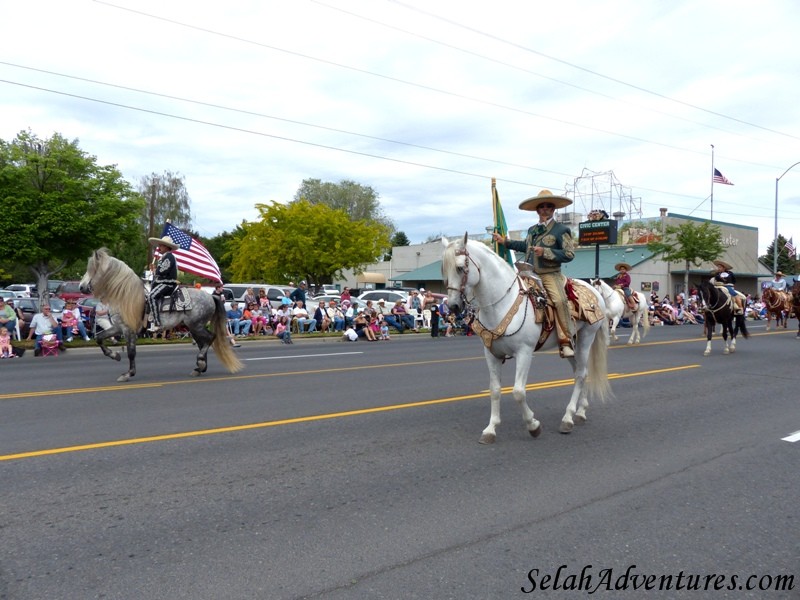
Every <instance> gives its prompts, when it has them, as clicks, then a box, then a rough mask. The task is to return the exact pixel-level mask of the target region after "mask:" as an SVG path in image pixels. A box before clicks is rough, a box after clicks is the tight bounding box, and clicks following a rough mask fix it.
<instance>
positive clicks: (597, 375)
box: [586, 327, 614, 402]
mask: <svg viewBox="0 0 800 600" xmlns="http://www.w3.org/2000/svg"><path fill="white" fill-rule="evenodd" d="M608 338H609V333H608V327H602V328H600V330H599V331H598V332H597V334H596V335H595V336H594V341H593V342H592V347H591V348H590V349H589V364H588V367H589V372H588V376H587V378H586V391H587V394H588V395H589V396H591V397H593V398H597V399H598V400H600V401H601V402H604V401H605V400H606V399H607V398H610V397H613V395H614V393H613V392H612V391H611V384H610V383H609V382H608V341H609V340H608Z"/></svg>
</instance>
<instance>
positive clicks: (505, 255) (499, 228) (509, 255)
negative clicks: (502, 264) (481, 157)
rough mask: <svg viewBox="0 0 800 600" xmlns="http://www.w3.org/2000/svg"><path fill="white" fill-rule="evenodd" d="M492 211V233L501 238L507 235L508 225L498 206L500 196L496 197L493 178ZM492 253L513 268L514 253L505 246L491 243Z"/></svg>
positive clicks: (501, 209)
mask: <svg viewBox="0 0 800 600" xmlns="http://www.w3.org/2000/svg"><path fill="white" fill-rule="evenodd" d="M492 210H493V212H494V232H495V233H499V234H500V235H502V236H503V237H506V236H507V235H508V225H506V217H505V215H504V214H503V207H502V206H501V205H500V196H498V195H497V186H496V185H495V180H494V178H493V179H492ZM492 245H493V247H494V251H495V252H496V253H497V254H498V255H499V256H500V258H502V259H503V260H504V261H506V262H507V263H508V264H509V265H511V266H512V267H513V266H514V251H513V250H509V249H508V248H506V247H505V246H502V245H501V244H498V243H497V242H492Z"/></svg>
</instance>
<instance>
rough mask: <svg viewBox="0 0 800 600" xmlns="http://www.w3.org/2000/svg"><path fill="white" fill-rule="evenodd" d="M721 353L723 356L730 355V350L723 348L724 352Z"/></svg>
mask: <svg viewBox="0 0 800 600" xmlns="http://www.w3.org/2000/svg"><path fill="white" fill-rule="evenodd" d="M722 353H723V354H730V353H731V351H730V348H725V350H723V351H722Z"/></svg>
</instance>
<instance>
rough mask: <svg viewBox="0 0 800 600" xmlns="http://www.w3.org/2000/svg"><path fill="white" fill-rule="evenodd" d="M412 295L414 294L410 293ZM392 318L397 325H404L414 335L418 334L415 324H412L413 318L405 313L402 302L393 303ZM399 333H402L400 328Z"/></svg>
mask: <svg viewBox="0 0 800 600" xmlns="http://www.w3.org/2000/svg"><path fill="white" fill-rule="evenodd" d="M413 293H414V292H412V294H413ZM392 316H394V318H395V320H396V321H397V323H398V325H405V326H406V327H408V328H409V329H411V330H413V331H414V333H419V330H418V329H417V324H416V323H415V322H414V317H413V316H412V315H410V314H408V312H406V307H405V304H403V301H402V300H397V301H395V303H394V306H393V307H392ZM399 331H400V333H403V330H402V328H401V329H399Z"/></svg>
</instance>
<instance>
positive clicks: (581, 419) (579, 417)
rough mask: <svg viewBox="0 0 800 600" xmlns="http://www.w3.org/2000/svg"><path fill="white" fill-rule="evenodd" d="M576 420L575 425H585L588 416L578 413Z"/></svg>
mask: <svg viewBox="0 0 800 600" xmlns="http://www.w3.org/2000/svg"><path fill="white" fill-rule="evenodd" d="M574 421H575V425H583V424H584V423H586V417H585V416H583V415H579V414H576V415H575V419H574Z"/></svg>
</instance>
